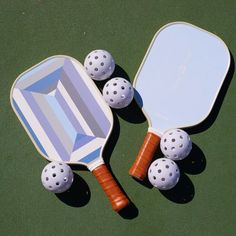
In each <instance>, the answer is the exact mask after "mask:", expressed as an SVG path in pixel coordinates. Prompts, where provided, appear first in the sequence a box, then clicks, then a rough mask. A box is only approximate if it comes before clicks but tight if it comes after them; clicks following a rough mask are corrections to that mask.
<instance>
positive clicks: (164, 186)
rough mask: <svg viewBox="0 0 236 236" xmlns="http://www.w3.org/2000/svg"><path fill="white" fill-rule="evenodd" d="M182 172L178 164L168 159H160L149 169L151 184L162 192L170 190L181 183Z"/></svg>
mask: <svg viewBox="0 0 236 236" xmlns="http://www.w3.org/2000/svg"><path fill="white" fill-rule="evenodd" d="M179 177H180V171H179V167H178V166H177V164H176V163H175V162H174V161H172V160H170V159H168V158H159V159H157V160H155V161H154V162H152V164H151V165H150V167H149V169H148V179H149V182H150V183H151V184H152V185H153V186H154V187H156V188H158V189H160V190H169V189H171V188H173V187H174V186H175V185H176V184H177V183H178V181H179Z"/></svg>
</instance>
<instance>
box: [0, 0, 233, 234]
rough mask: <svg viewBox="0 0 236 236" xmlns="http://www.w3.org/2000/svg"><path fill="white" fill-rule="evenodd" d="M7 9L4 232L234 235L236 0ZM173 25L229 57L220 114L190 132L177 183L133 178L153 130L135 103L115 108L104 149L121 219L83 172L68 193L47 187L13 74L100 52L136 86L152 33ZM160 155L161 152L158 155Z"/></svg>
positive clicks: (0, 5)
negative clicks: (214, 38) (206, 35)
mask: <svg viewBox="0 0 236 236" xmlns="http://www.w3.org/2000/svg"><path fill="white" fill-rule="evenodd" d="M0 9H1V10H0V11H1V14H0V32H1V34H0V55H1V56H0V71H1V77H0V95H1V96H0V132H1V136H0V149H1V155H0V159H1V162H0V163H1V164H0V173H1V177H0V209H1V210H0V234H1V235H2V236H5V235H6V236H11V235H14V236H17V235H22V236H23V235H24V236H26V235H30V236H31V235H32V236H33V235H34V236H36V235H40V236H44V235H45V236H48V235H55V236H61V235H71V236H72V235H85V236H87V235H89V236H90V235H104V236H106V235H113V236H116V235H136V236H137V235H161V236H162V235H181V236H183V235H202V236H203V235H214V236H215V235H227V236H230V235H232V236H233V235H236V224H235V222H236V221H235V219H236V204H235V201H236V188H235V182H236V155H235V153H236V152H235V140H236V106H235V101H236V81H235V79H236V78H235V65H234V58H235V55H236V26H235V25H236V14H235V13H236V2H235V1H233V0H226V1H219V0H215V1H210V0H207V1H203V0H198V1H193V0H179V1H174V0H166V1H164V0H149V1H144V0H136V1H135V0H127V1H125V0H118V1H112V0H101V1H98V0H97V1H95V0H85V1H84V0H64V1H63V0H0ZM173 21H186V22H189V23H192V24H194V25H196V26H199V27H201V28H203V29H205V30H207V31H210V32H212V33H214V34H216V35H218V36H219V37H221V38H222V39H223V40H224V42H225V43H226V45H227V46H228V48H229V50H230V52H231V66H230V70H229V73H228V75H227V78H226V81H225V83H224V85H223V87H222V90H221V93H220V96H219V97H218V99H217V102H216V104H215V106H214V109H213V112H212V113H211V115H210V117H209V118H208V119H207V120H206V122H204V123H203V124H201V125H199V126H197V127H194V128H192V129H189V130H188V131H189V133H190V134H191V139H192V141H193V143H194V145H193V150H192V152H191V155H190V157H189V158H188V159H186V160H184V161H182V162H180V163H179V166H180V168H181V170H182V172H183V173H182V177H181V179H180V183H179V184H178V185H177V186H176V188H174V189H173V190H171V191H168V192H160V191H159V190H157V189H154V188H151V187H150V185H149V184H148V183H147V182H146V183H144V184H141V183H139V182H137V181H135V180H134V179H132V178H131V177H130V176H129V175H128V170H129V168H130V166H131V164H132V163H133V161H134V159H135V157H136V155H137V153H138V150H139V148H140V146H141V144H142V141H143V138H144V136H145V134H146V130H147V122H146V120H145V118H144V116H143V115H142V112H141V111H140V110H139V109H138V108H137V106H136V104H135V103H134V102H133V103H132V104H131V106H129V107H128V108H127V109H124V110H120V111H115V110H114V112H113V113H114V120H115V126H114V131H113V133H112V136H111V138H110V141H109V143H108V145H107V146H106V149H105V152H104V158H105V160H106V162H107V163H108V164H109V165H110V168H111V170H112V172H113V174H114V176H116V178H117V180H118V181H119V183H120V185H121V186H122V188H123V189H124V191H125V192H126V194H127V195H128V196H129V198H130V199H131V201H132V202H133V204H132V205H131V206H130V207H129V208H127V209H125V210H124V211H122V212H121V213H120V214H118V213H115V212H113V211H112V209H111V206H110V203H109V202H108V200H107V199H106V197H105V195H104V193H103V192H102V189H101V187H100V186H99V184H98V183H97V182H96V179H95V178H94V177H93V175H92V174H91V173H90V172H89V171H87V170H86V169H85V168H80V167H75V168H74V173H75V174H76V175H75V183H74V185H73V187H72V189H71V191H70V192H68V193H65V194H62V195H58V196H57V195H55V194H52V193H49V192H47V191H45V190H44V189H43V187H42V185H41V180H40V175H41V171H42V169H43V167H44V166H45V165H46V164H47V161H46V160H44V159H43V158H41V156H40V155H39V153H38V152H37V151H36V149H35V147H34V146H33V144H32V143H31V141H30V139H29V137H28V136H27V134H26V133H25V131H24V130H23V127H22V126H21V124H20V122H19V121H18V120H17V118H16V116H15V114H14V112H13V110H12V109H11V106H10V101H9V93H10V88H11V85H12V83H13V82H14V80H15V79H16V77H17V76H18V75H19V74H20V73H22V72H23V71H25V70H26V69H28V68H29V67H31V66H33V65H35V64H37V63H38V62H40V61H42V60H43V59H45V58H47V57H49V56H52V55H58V54H63V55H69V56H72V57H74V58H76V59H77V60H79V61H81V62H83V60H84V58H85V56H86V54H87V53H89V52H90V51H92V50H94V49H99V48H102V49H105V50H107V51H110V52H111V53H112V55H113V57H114V59H115V61H116V64H117V67H116V71H115V75H116V76H123V77H125V78H127V79H129V80H130V81H131V82H132V81H133V79H134V76H135V74H136V72H137V70H138V67H139V65H140V63H141V61H142V58H143V57H144V54H145V52H146V50H147V48H148V45H149V43H150V42H151V39H152V37H153V35H154V34H155V32H156V31H157V30H158V29H159V28H160V27H162V26H163V25H165V24H167V23H169V22H173ZM98 86H99V87H101V86H102V84H98ZM167 96H168V95H167ZM199 96H201V94H199ZM193 109H194V107H193ZM187 112H191V111H187ZM160 156H161V153H160V151H158V152H157V154H156V156H155V158H157V157H160Z"/></svg>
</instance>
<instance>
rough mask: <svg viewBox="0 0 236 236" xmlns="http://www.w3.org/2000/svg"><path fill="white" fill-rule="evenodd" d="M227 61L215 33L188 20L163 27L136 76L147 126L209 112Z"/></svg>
mask: <svg viewBox="0 0 236 236" xmlns="http://www.w3.org/2000/svg"><path fill="white" fill-rule="evenodd" d="M229 65H230V54H229V51H228V49H227V47H226V45H225V44H224V42H223V41H222V40H221V39H220V38H218V37H217V36H215V35H213V34H211V33H209V32H207V31H205V30H202V29H200V28H197V27H195V26H193V25H190V24H187V23H181V22H176V23H171V24H168V25H166V26H164V27H163V28H161V29H160V30H159V31H158V32H157V34H156V35H155V36H154V39H153V41H152V43H151V45H150V47H149V49H148V51H147V53H146V56H145V57H144V60H143V62H142V64H141V66H140V68H139V71H138V73H137V75H136V77H135V80H134V87H135V89H136V90H137V95H138V96H136V97H135V98H136V100H137V102H138V104H139V105H140V106H141V107H142V109H143V111H144V113H145V115H146V117H147V119H148V122H149V127H150V128H149V130H150V131H153V132H154V133H156V134H158V135H162V134H163V132H165V131H166V130H168V129H170V128H177V127H179V128H181V127H182V128H183V127H190V126H193V125H196V124H198V123H200V122H202V121H203V120H204V119H205V118H206V117H207V116H208V114H209V113H210V111H211V108H212V107H213V104H214V102H215V100H216V97H217V94H218V92H219V90H220V88H221V85H222V83H223V81H224V79H225V76H226V73H227V71H228V68H229Z"/></svg>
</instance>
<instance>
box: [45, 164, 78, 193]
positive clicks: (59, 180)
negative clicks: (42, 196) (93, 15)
mask: <svg viewBox="0 0 236 236" xmlns="http://www.w3.org/2000/svg"><path fill="white" fill-rule="evenodd" d="M73 178H74V175H73V171H72V169H71V168H70V166H69V165H67V164H65V163H63V162H55V161H53V162H50V163H49V164H47V165H46V166H45V167H44V169H43V171H42V174H41V181H42V184H43V186H44V188H45V189H47V190H48V191H50V192H53V193H62V192H65V191H67V190H68V189H69V188H70V187H71V185H72V183H73Z"/></svg>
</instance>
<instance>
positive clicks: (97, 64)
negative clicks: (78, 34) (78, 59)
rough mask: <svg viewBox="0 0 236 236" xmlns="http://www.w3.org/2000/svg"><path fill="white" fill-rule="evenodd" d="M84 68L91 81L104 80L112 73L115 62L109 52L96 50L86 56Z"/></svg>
mask: <svg viewBox="0 0 236 236" xmlns="http://www.w3.org/2000/svg"><path fill="white" fill-rule="evenodd" d="M84 67H85V69H86V72H87V74H88V75H89V76H90V77H91V78H92V79H94V80H105V79H107V78H109V77H110V76H111V75H112V73H113V72H114V70H115V61H114V59H113V57H112V55H111V54H110V53H109V52H107V51H105V50H102V49H97V50H94V51H92V52H90V53H89V54H88V55H87V56H86V58H85V60H84Z"/></svg>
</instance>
